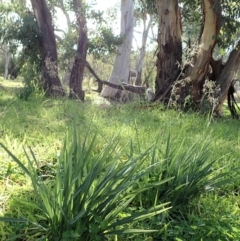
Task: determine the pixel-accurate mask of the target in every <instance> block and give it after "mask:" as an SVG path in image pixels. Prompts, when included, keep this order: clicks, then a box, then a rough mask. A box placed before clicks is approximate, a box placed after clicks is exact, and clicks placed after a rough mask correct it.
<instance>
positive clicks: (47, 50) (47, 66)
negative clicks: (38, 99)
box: [31, 0, 65, 96]
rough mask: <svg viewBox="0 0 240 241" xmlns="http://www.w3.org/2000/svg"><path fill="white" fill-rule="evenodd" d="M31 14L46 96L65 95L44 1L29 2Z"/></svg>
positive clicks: (47, 9) (50, 24)
mask: <svg viewBox="0 0 240 241" xmlns="http://www.w3.org/2000/svg"><path fill="white" fill-rule="evenodd" d="M31 4H32V8H33V12H34V15H35V18H36V21H37V24H38V27H39V31H40V44H39V46H40V52H41V59H42V63H41V66H42V77H43V81H44V85H43V87H44V90H45V91H46V94H47V95H57V96H63V95H65V93H64V90H63V88H62V84H61V82H60V79H59V77H58V57H57V45H56V39H55V35H54V28H53V21H52V16H51V13H50V11H49V8H48V5H47V2H46V0H41V1H40V0H31Z"/></svg>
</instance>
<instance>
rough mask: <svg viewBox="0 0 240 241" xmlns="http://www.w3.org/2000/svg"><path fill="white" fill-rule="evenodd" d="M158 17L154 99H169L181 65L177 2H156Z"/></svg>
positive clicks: (179, 15) (158, 0)
mask: <svg viewBox="0 0 240 241" xmlns="http://www.w3.org/2000/svg"><path fill="white" fill-rule="evenodd" d="M156 4H157V11H158V16H159V30H158V54H157V77H156V82H155V89H156V99H159V98H163V96H164V98H165V99H169V98H170V92H171V87H172V85H173V83H174V81H175V80H176V78H177V76H178V73H179V70H180V65H181V63H182V42H181V36H182V25H181V14H180V9H179V3H178V0H157V1H156Z"/></svg>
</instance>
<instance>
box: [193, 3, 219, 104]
mask: <svg viewBox="0 0 240 241" xmlns="http://www.w3.org/2000/svg"><path fill="white" fill-rule="evenodd" d="M202 11H203V23H204V28H203V33H202V36H201V41H200V47H199V51H198V55H197V59H196V62H195V63H194V67H193V68H192V70H191V73H190V81H191V83H192V91H191V95H192V99H193V101H194V102H195V103H200V100H201V97H202V88H203V85H204V82H205V79H206V76H207V74H208V71H209V64H210V61H211V58H212V53H213V49H214V47H215V44H216V40H217V36H218V34H219V31H220V27H221V26H220V19H221V4H219V0H202Z"/></svg>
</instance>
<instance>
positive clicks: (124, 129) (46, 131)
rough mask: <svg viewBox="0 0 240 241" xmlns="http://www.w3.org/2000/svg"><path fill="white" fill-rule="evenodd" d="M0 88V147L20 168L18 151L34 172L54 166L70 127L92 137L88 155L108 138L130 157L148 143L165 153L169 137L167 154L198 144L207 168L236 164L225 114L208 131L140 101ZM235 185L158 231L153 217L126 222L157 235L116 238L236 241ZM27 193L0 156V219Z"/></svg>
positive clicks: (239, 209) (238, 152)
mask: <svg viewBox="0 0 240 241" xmlns="http://www.w3.org/2000/svg"><path fill="white" fill-rule="evenodd" d="M0 84H1V86H3V87H1V86H0V141H1V143H3V144H4V145H5V146H7V147H8V148H9V149H10V150H11V151H12V152H13V153H14V154H15V155H16V156H17V157H18V158H19V159H20V160H22V161H23V162H26V160H25V159H26V158H25V155H24V151H23V147H25V148H26V147H28V146H30V147H31V148H32V150H33V152H34V153H35V155H36V158H37V159H38V161H39V162H40V163H41V166H42V167H44V166H46V165H52V166H54V164H55V163H56V159H57V158H58V156H59V153H60V150H61V148H62V144H63V140H64V137H65V135H66V132H67V130H68V129H69V128H72V126H73V125H74V124H75V125H76V126H77V128H78V130H79V132H80V133H82V134H83V135H84V134H86V133H87V132H89V131H90V132H94V131H98V133H99V134H98V142H97V144H96V146H95V147H94V148H95V150H96V151H97V150H99V149H102V148H103V147H104V145H105V143H107V142H109V140H110V139H111V138H112V137H113V136H116V138H117V140H118V141H119V142H120V144H121V146H122V147H123V148H125V146H128V145H129V143H130V142H132V146H133V150H134V152H135V153H140V152H141V151H142V150H144V149H146V148H147V147H149V146H150V145H152V144H153V143H154V142H155V141H156V140H157V145H158V147H159V148H160V149H162V150H165V148H166V145H167V141H168V138H169V136H170V140H171V142H170V143H171V145H170V148H172V149H174V148H176V147H179V146H180V147H179V148H180V149H181V150H183V151H184V150H188V148H189V147H190V146H191V145H192V144H193V143H196V142H197V143H199V145H200V144H201V143H204V142H206V140H208V141H209V149H210V151H211V160H217V161H216V163H215V164H214V168H219V167H222V168H223V170H231V169H232V168H235V167H238V166H239V159H240V158H239V157H240V129H239V120H232V119H231V118H230V116H228V115H226V116H225V117H224V118H219V119H214V120H213V121H212V122H211V123H210V125H209V118H208V117H207V116H202V115H198V114H194V113H182V112H177V111H174V110H167V111H166V110H164V108H163V106H161V105H155V104H153V105H149V104H147V103H146V104H140V103H130V104H125V105H120V104H113V105H111V104H110V105H109V104H108V103H107V104H106V103H102V102H100V103H99V102H98V101H96V100H94V99H93V96H92V95H91V94H90V93H87V98H86V102H85V103H81V102H78V101H73V100H68V99H46V98H44V97H42V96H41V95H38V96H32V97H31V98H30V99H29V100H28V101H24V100H21V99H19V98H17V95H16V92H17V91H18V90H19V87H20V86H21V83H20V82H14V81H8V82H7V81H0ZM94 97H96V96H94ZM126 152H127V147H126ZM238 173H240V172H237V173H234V175H238ZM229 175H231V173H229ZM239 187H240V180H237V179H236V181H235V182H234V183H232V184H228V185H226V186H222V187H221V188H219V189H217V190H213V191H210V192H207V193H203V194H201V197H200V198H197V199H193V200H191V201H190V204H189V205H187V206H184V205H183V206H182V208H181V209H180V210H179V211H178V215H176V216H174V217H175V218H172V219H169V220H168V222H167V223H165V224H164V225H163V224H162V223H161V224H159V220H158V219H157V218H152V219H151V220H148V221H145V222H143V221H141V222H137V223H135V224H134V225H135V226H136V227H143V228H152V227H154V228H156V227H157V229H159V233H158V235H156V234H155V235H149V234H148V235H146V234H144V235H139V236H131V235H128V236H124V238H121V237H118V240H178V241H180V240H204V241H205V240H234V241H235V240H240V228H239V227H240V196H239V194H240V193H239ZM29 188H30V185H29V182H28V179H26V176H25V175H24V174H23V172H22V170H21V169H20V168H19V167H18V166H17V165H16V164H15V163H14V162H12V161H11V159H10V158H9V157H8V156H7V154H6V153H5V152H4V151H3V150H0V215H4V213H5V212H10V213H11V214H13V215H14V214H18V215H19V214H21V213H22V212H23V213H24V210H21V207H19V206H14V200H15V199H16V198H21V196H22V195H25V194H26V192H27V190H29ZM28 195H31V194H28ZM135 226H134V227H135ZM8 232H14V226H7V225H5V224H3V223H1V222H0V237H2V239H1V240H4V237H6V236H4V235H7V233H8ZM1 235H2V236H1ZM154 237H155V238H154ZM115 240H117V238H116V237H115Z"/></svg>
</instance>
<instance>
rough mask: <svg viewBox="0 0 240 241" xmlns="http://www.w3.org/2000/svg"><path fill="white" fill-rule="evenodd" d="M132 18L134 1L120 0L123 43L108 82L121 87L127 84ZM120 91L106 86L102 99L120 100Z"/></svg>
mask: <svg viewBox="0 0 240 241" xmlns="http://www.w3.org/2000/svg"><path fill="white" fill-rule="evenodd" d="M134 25H135V18H134V0H121V36H122V37H123V43H122V44H121V45H119V46H118V48H117V54H116V57H115V61H114V66H113V70H112V73H111V75H110V77H109V82H110V83H113V84H116V85H121V84H122V83H123V82H124V83H128V80H129V70H130V55H131V49H132V40H133V29H134ZM122 94H123V93H122V91H121V90H119V89H114V88H112V87H110V86H106V87H105V88H104V89H103V91H102V94H101V95H102V96H103V97H110V98H114V99H119V98H121V99H122V97H123V96H122Z"/></svg>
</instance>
